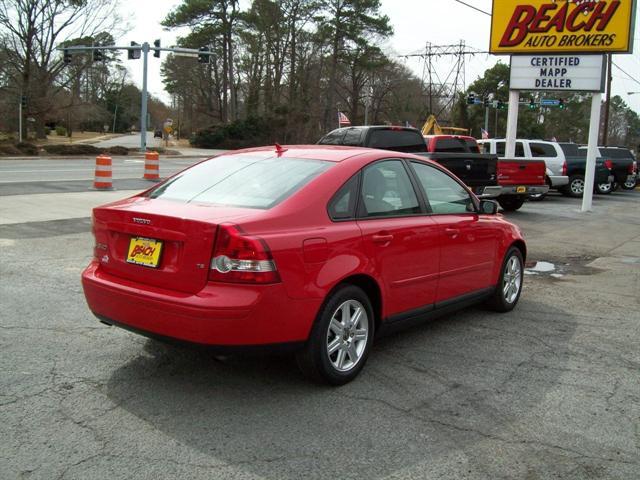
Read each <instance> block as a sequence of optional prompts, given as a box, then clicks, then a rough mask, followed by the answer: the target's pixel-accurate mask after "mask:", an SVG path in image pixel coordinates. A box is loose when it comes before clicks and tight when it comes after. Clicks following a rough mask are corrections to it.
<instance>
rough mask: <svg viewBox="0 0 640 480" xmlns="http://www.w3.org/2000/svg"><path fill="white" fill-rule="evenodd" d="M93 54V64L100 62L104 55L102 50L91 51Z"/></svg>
mask: <svg viewBox="0 0 640 480" xmlns="http://www.w3.org/2000/svg"><path fill="white" fill-rule="evenodd" d="M91 52H92V53H93V61H94V62H102V61H103V60H104V53H103V52H102V50H92V51H91Z"/></svg>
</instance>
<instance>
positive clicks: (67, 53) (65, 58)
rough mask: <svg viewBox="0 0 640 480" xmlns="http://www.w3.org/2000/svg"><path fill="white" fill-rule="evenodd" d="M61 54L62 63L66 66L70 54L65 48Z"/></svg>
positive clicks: (68, 62)
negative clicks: (62, 54)
mask: <svg viewBox="0 0 640 480" xmlns="http://www.w3.org/2000/svg"><path fill="white" fill-rule="evenodd" d="M63 52H64V56H63V57H62V61H63V62H64V63H65V64H66V65H68V64H70V63H71V52H70V51H69V49H67V48H65V49H64V50H63Z"/></svg>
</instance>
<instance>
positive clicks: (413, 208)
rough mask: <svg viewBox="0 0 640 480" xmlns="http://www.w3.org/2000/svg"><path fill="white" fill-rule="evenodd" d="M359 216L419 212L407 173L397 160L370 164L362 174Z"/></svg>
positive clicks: (382, 215)
mask: <svg viewBox="0 0 640 480" xmlns="http://www.w3.org/2000/svg"><path fill="white" fill-rule="evenodd" d="M361 196H362V201H361V202H360V207H361V208H360V212H359V217H360V218H370V217H389V216H399V215H411V214H415V213H421V209H420V204H419V202H418V197H417V195H416V192H415V190H414V189H413V185H412V184H411V180H410V179H409V174H408V173H407V171H406V169H405V167H404V164H403V162H402V161H400V160H385V161H382V162H377V163H374V164H373V165H369V166H368V167H367V168H365V169H364V170H363V173H362V193H361Z"/></svg>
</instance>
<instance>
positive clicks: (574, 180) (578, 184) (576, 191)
mask: <svg viewBox="0 0 640 480" xmlns="http://www.w3.org/2000/svg"><path fill="white" fill-rule="evenodd" d="M566 192H567V193H566V194H567V195H568V196H570V197H573V198H581V197H582V195H584V175H571V176H570V177H569V184H568V185H567V188H566Z"/></svg>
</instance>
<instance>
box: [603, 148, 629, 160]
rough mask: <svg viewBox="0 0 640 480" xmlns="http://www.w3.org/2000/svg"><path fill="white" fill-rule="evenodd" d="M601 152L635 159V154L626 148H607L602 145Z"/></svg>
mask: <svg viewBox="0 0 640 480" xmlns="http://www.w3.org/2000/svg"><path fill="white" fill-rule="evenodd" d="M600 153H601V154H602V155H604V156H607V157H609V158H629V159H633V158H634V157H633V154H632V153H631V151H630V150H627V149H626V148H607V147H600Z"/></svg>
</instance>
